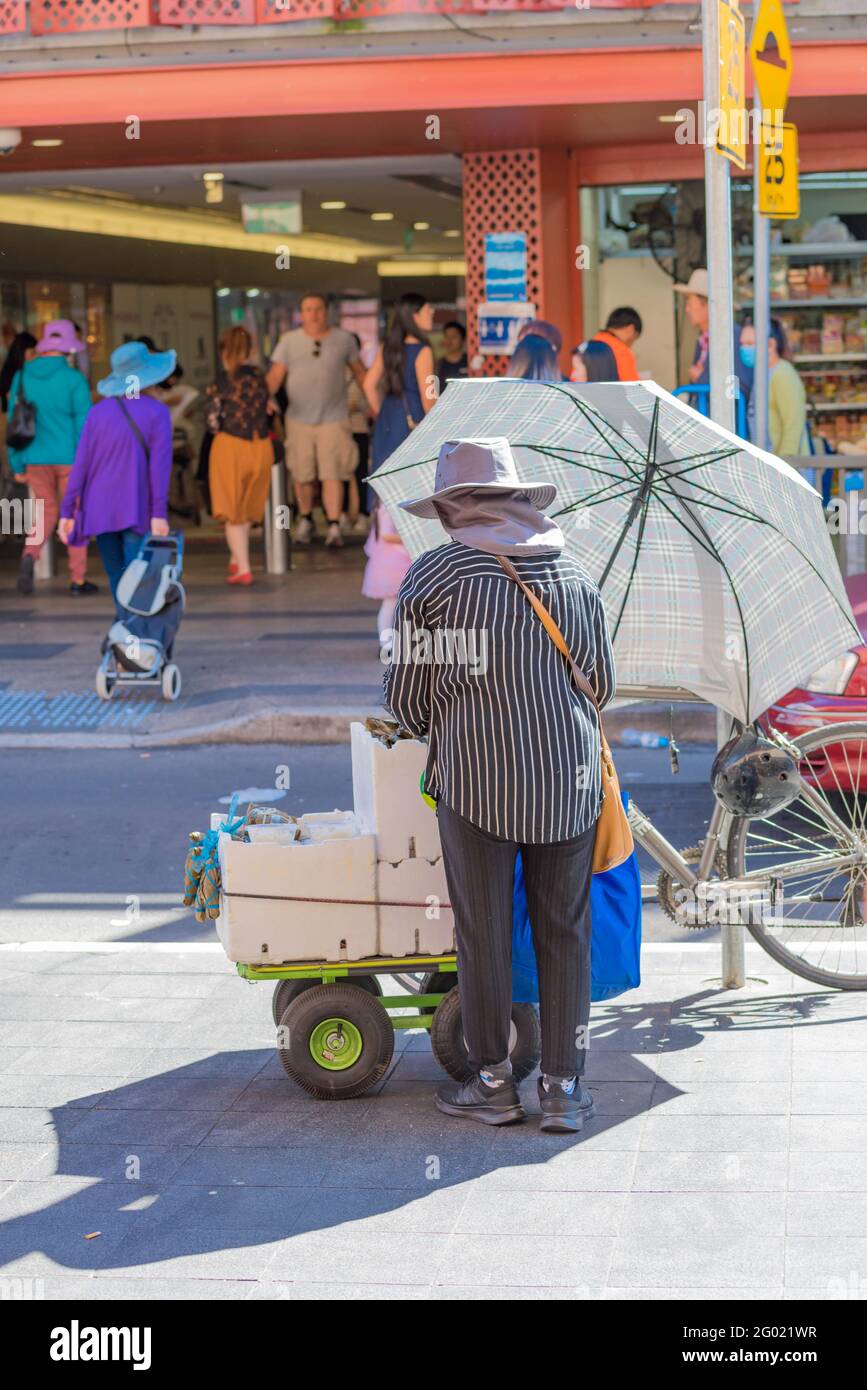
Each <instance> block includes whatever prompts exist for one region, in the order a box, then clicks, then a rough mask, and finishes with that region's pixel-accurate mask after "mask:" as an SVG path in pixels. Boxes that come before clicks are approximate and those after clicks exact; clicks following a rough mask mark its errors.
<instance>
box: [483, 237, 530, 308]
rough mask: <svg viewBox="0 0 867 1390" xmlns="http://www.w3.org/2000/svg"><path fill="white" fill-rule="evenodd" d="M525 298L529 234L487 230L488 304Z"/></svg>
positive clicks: (486, 273) (517, 302) (516, 301)
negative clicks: (527, 235)
mask: <svg viewBox="0 0 867 1390" xmlns="http://www.w3.org/2000/svg"><path fill="white" fill-rule="evenodd" d="M526 298H527V237H526V233H524V232H486V234H485V300H486V301H487V303H489V304H491V303H505V304H521V303H523V302H524V301H525V300H526Z"/></svg>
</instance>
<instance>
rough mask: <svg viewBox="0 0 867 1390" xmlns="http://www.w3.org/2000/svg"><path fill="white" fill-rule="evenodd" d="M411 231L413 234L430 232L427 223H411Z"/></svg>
mask: <svg viewBox="0 0 867 1390" xmlns="http://www.w3.org/2000/svg"><path fill="white" fill-rule="evenodd" d="M412 229H413V231H414V232H429V231H430V223H429V222H413V224H412Z"/></svg>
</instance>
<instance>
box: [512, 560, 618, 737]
mask: <svg viewBox="0 0 867 1390" xmlns="http://www.w3.org/2000/svg"><path fill="white" fill-rule="evenodd" d="M497 559H498V560H499V562H500V564H501V565H502V567H503V569H504V570H505V571H506V574H507V575H508V576H509V578H510V579H512V580H514V582H515V583H516V584H517V585H518V588H519V589H521V590H522V592H523V594H524V597H525V598H526V599H527V600H528V602H529V603H530V605H531V607H532V608H533V610H534V611H535V613H536V616H537V617H538V618H539V620H540V622H541V623H542V626H543V627H544V628H545V631H546V632H547V634H548V636H549V637H550V638H551V641H552V642H553V643H554V646H555V647H556V648H557V650H558V651H560V652H562V653H563V655H564V656H565V658H566V660H567V662H568V663H569V668H570V670H571V672H572V679H573V680H574V682H575V684H576V685H577V687H578V689H579V690H580V691H581V693H582V694H583V695H586V696H587V698H588V700H590V701H591V702H592V704H593V706H594V708H595V710H596V713H597V715H598V717H599V724H600V728H601V726H602V713H601V711H600V709H599V701H598V700H597V698H596V694H595V691H594V690H593V687H592V685H591V684H590V682H589V680H588V679H587V677H586V676H585V674H584V672H583V671H582V670H581V667H580V666H579V665H578V662H577V661H576V660H575V658H574V656H573V655H572V653H571V652H570V650H569V648H568V646H567V644H566V639H565V637H564V636H563V634H562V632H561V631H560V629H559V627H558V626H557V623H556V621H555V620H554V618H552V616H551V614H550V613H549V612H548V609H547V608H546V607H545V605H544V603H543V602H542V600H541V599H540V598H538V597H537V596H536V594H534V593H533V591H532V589H530V588H529V587H528V586H527V585H526V584H525V583H524V581H523V579H521V577H520V576H519V574H518V571H517V570H516V569H515V566H514V565H513V564H512V562H511V560H507V559H506V557H505V555H498V556H497Z"/></svg>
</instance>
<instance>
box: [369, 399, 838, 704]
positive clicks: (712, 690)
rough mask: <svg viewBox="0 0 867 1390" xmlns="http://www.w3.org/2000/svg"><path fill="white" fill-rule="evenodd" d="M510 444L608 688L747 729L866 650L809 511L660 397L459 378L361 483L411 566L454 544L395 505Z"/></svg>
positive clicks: (718, 433)
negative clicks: (696, 705)
mask: <svg viewBox="0 0 867 1390" xmlns="http://www.w3.org/2000/svg"><path fill="white" fill-rule="evenodd" d="M492 435H505V436H506V437H507V438H508V440H509V442H510V443H511V445H512V450H513V452H514V454H515V458H516V461H517V464H518V471H519V473H520V474H521V476H522V477H523V478H527V479H532V480H533V481H544V482H552V483H555V484H556V486H557V497H556V498H555V500H554V502H553V503H552V504H551V506H550V507H549V509H548V512H549V515H550V516H552V517H554V518H555V520H556V521H557V522H558V523H559V524H560V526H561V527H562V530H563V532H564V534H565V537H566V546H567V549H568V550H569V552H570V553H571V554H572V555H573V556H574V557H575V558H576V559H578V560H579V561H580V562H581V563H582V564H583V565H584V566H585V568H586V569H587V570H588V571H589V573H590V574H591V575H592V576H593V578H594V579H595V580H596V582H597V583H598V585H599V587H600V590H601V592H602V597H603V600H604V603H605V610H606V612H607V614H608V620H609V624H610V626H611V633H612V637H613V639H614V652H615V656H616V660H617V678H618V686H619V687H620V688H625V687H643V688H648V687H650V688H653V689H657V690H663V689H669V690H673V689H681V690H683V689H685V690H689V691H692V692H693V693H694V694H695V695H697V696H699V697H700V698H701V699H705V700H708V701H710V702H711V703H712V704H715V705H719V706H720V707H721V708H723V709H725V710H728V711H729V712H730V713H731V714H732V715H734V716H735V717H736V718H737V719H740V720H743V721H744V722H751V721H752V720H753V719H755V718H756V716H757V715H759V714H760V713H761V712H762V711H763V710H765V709H766V708H767V707H768V705H770V704H771V703H772V702H773V701H774V700H775V699H776V698H778V697H779V696H780V695H783V694H784V693H785V692H786V691H788V690H791V689H792V688H793V687H794V686H796V685H798V684H799V682H800V681H802V680H803V679H805V678H806V677H807V676H809V674H810V673H811V672H812V671H815V670H818V669H819V667H820V666H822V665H824V664H825V662H827V661H829V660H831V659H832V658H833V657H835V656H838V655H839V654H840V653H841V652H844V651H846V650H847V648H849V647H852V646H854V645H857V644H858V643H860V641H861V636H860V633H859V631H858V628H857V626H856V624H855V620H854V618H853V616H852V610H851V608H850V605H849V600H848V598H847V596H846V591H845V588H844V586H843V581H842V577H841V575H840V571H839V568H838V566H837V562H836V560H835V558H834V553H833V550H832V547H831V540H830V537H829V535H828V530H827V527H826V525H825V519H824V515H823V511H822V502H821V498H820V497H819V494H818V493H817V492H816V491H815V490H814V489H813V488H812V487H810V485H809V484H808V483H807V482H805V480H804V479H803V478H802V477H801V476H800V474H799V473H796V472H795V471H794V469H792V468H790V467H789V466H788V464H785V463H783V462H782V460H781V459H778V458H776V457H774V455H773V454H767V453H764V452H763V451H762V450H761V449H756V448H754V447H753V446H752V445H751V444H747V443H745V442H744V441H743V440H741V439H738V438H737V436H736V435H733V434H730V433H729V432H728V431H727V430H724V429H721V428H720V427H719V426H718V425H715V424H714V423H713V422H712V421H711V420H708V419H707V418H706V417H705V416H703V415H699V414H698V413H697V412H696V411H694V410H692V409H691V408H690V407H689V406H687V405H684V404H682V403H681V402H680V401H679V400H677V399H675V398H674V397H673V396H671V395H669V394H668V392H667V391H664V390H662V388H661V387H659V386H657V385H655V384H654V383H653V382H645V381H640V382H623V383H611V384H608V383H605V384H594V385H584V386H582V385H576V384H573V383H568V382H567V383H563V384H562V385H560V384H558V383H553V382H542V381H516V380H510V379H509V378H497V379H487V380H486V379H466V380H461V379H455V380H452V381H450V382H449V385H448V387H447V389H446V391H445V393H444V395H443V396H442V398H441V399H440V400H439V401H438V402H437V405H436V407H435V408H434V409H433V410H432V411H431V412H430V414H429V415H427V416H426V418H425V419H424V421H423V422H422V423H421V424H420V425H419V426H418V428H417V429H415V430H413V431H412V433H411V434H410V435H409V437H408V438H407V439H406V440H405V441H404V443H403V444H401V445H400V447H399V448H398V449H396V450H395V452H394V453H393V454H392V455H391V456H390V458H389V459H388V460H387V461H386V463H384V464H383V465H382V466H381V467H380V468H379V469H378V470H377V472H376V473H375V474H373V475H372V477H371V479H370V481H371V483H372V484H373V486H374V487H375V489H376V491H377V492H378V493H379V495H380V497H381V498H382V501H383V503H384V505H385V506H387V507H388V509H389V511H390V512H391V515H392V516H393V518H394V521H395V523H396V525H397V528H398V531H399V532H400V535H401V538H402V540H403V542H404V544H405V545H406V547H407V549H408V550H409V552H410V554H411V555H412V556H413V557H415V556H417V555H420V554H422V552H423V551H425V550H430V549H432V548H433V547H434V546H437V545H441V544H442V543H443V542H444V541H445V540H447V539H448V537H447V535H446V533H445V532H444V531H443V529H442V527H441V526H440V523H439V522H438V521H428V520H423V519H421V518H418V517H414V516H411V515H410V514H409V513H408V512H405V511H402V510H401V508H400V507H399V506H398V505H397V504H398V502H402V501H408V500H410V499H411V498H416V497H422V496H426V495H428V494H430V493H431V492H432V491H433V479H434V471H435V467H436V459H437V454H438V452H439V448H440V445H441V444H443V443H444V442H445V441H446V440H448V439H462V438H485V437H490V436H492Z"/></svg>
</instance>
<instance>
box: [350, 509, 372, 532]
mask: <svg viewBox="0 0 867 1390" xmlns="http://www.w3.org/2000/svg"><path fill="white" fill-rule="evenodd" d="M369 530H370V517H369V516H365V515H364V512H361V513H360V515H359V516H357V517H356V518H355V521H354V522H353V523H352V526H351V527H350V535H353V536H366V535H367V533H368V531H369Z"/></svg>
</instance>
